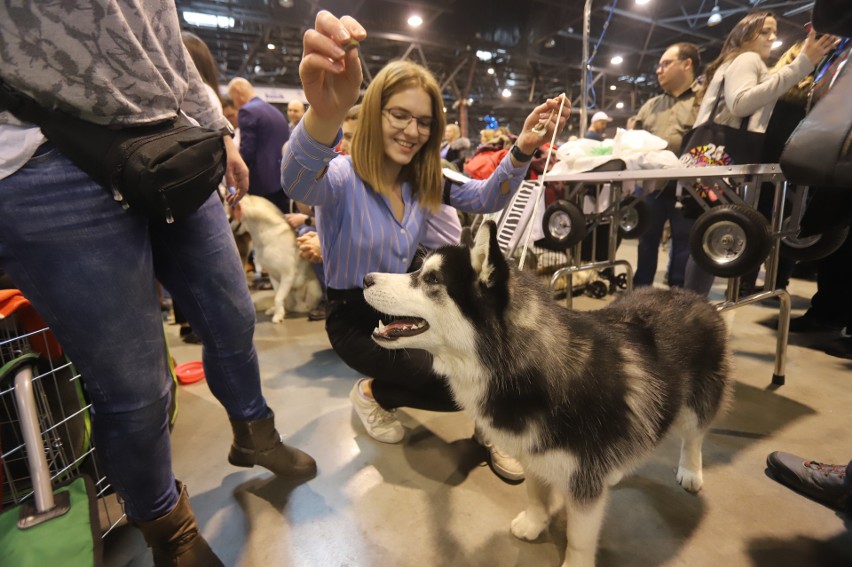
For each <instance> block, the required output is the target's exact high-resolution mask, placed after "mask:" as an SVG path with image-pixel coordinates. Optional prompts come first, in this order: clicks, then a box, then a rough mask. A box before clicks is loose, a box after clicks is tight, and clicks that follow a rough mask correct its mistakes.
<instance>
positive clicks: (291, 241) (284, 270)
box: [237, 195, 322, 324]
mask: <svg viewBox="0 0 852 567" xmlns="http://www.w3.org/2000/svg"><path fill="white" fill-rule="evenodd" d="M237 219H238V220H239V221H240V222H242V223H243V224H244V225H245V226H246V228H247V229H248V231H249V234H251V241H252V245H253V246H254V252H255V254H256V256H257V260H258V262H259V263H260V265H261V267H262V268H263V269H264V270H265V271H266V272H267V273H268V274H269V279H270V281H271V282H272V289H274V290H275V298H274V301H273V306H272V307H270V308H269V309H268V310H267V311H266V314H267V315H272V322H273V323H276V324H277V323H281V322H282V321H284V316H285V315H286V314H287V311H291V312H296V313H307V312H308V311H310V310H312V309H314V308H315V307H316V306H317V305H318V304H319V302H320V301H321V300H322V287H320V283H319V280H317V276H316V274H315V273H314V270H313V268H312V267H311V265H310V263H309V262H308V261H307V260H305V259H304V258H302V257H301V256H299V249H298V248H297V247H296V232H295V231H294V230H293V228H292V227H291V226H290V225H289V223H287V219H285V218H284V214H283V213H282V212H281V211H280V210H279V209H278V207H276V206H275V205H274V204H273V203H272V202H271V201H269V200H267V199H264V198H263V197H258V196H256V195H245V196H244V197H243V198H242V199H241V200H240V204H239V211H238V213H237Z"/></svg>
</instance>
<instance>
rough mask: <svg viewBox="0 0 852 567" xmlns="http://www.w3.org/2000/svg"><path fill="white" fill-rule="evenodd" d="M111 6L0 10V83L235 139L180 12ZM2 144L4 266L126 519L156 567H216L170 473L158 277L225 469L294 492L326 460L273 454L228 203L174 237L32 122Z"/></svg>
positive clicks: (85, 108) (144, 5) (5, 131)
mask: <svg viewBox="0 0 852 567" xmlns="http://www.w3.org/2000/svg"><path fill="white" fill-rule="evenodd" d="M103 4H104V2H86V1H83V2H77V3H76V4H75V10H79V13H80V14H85V17H82V16H80V17H73V18H69V15H70V12H69V11H68V8H67V6H65V5H64V4H61V3H60V4H56V3H48V2H18V3H15V7H14V8H10V3H8V2H4V3H2V4H0V53H2V54H3V61H4V64H3V66H2V68H0V78H2V79H3V81H4V82H5V83H7V84H8V85H10V86H11V87H13V88H15V89H17V90H19V91H22V92H23V93H25V94H28V95H30V96H31V97H33V98H34V99H35V100H36V101H37V102H39V103H40V104H41V105H42V106H44V107H48V108H53V107H56V108H59V109H60V110H63V111H65V112H67V113H69V114H73V115H75V116H77V117H79V118H81V119H83V120H86V121H89V122H93V123H97V124H102V125H105V126H112V127H118V128H121V127H129V126H139V125H145V124H153V123H157V122H161V121H164V120H169V119H173V118H175V117H176V115H177V113H178V112H183V113H185V114H186V115H188V116H189V117H191V118H193V119H195V120H196V121H197V122H198V123H200V124H201V125H202V126H205V127H208V128H213V129H224V128H226V127H227V125H228V123H227V121H226V120H225V118H224V117H223V116H222V114H221V112H219V111H218V110H215V109H214V108H213V107H212V106H211V105H210V101H209V99H208V96H207V93H206V92H205V90H204V86H203V83H202V81H201V78H200V76H199V74H198V71H197V70H196V69H195V66H194V65H193V64H192V61H191V59H190V56H189V54H188V53H187V51H186V49H185V47H184V46H183V43H182V41H181V31H180V22H179V20H178V15H177V11H176V9H175V5H174V3H173V2H167V1H165V0H152V1H150V2H135V1H131V0H111V1H110V2H108V3H107V4H108V5H109V9H108V10H107V9H105V8H104V6H103ZM84 5H88V6H84ZM75 13H76V12H75ZM45 38H50V49H49V50H48V49H45V48H44V47H45V45H46V42H45ZM82 142H84V140H81V143H82ZM224 144H225V150H226V153H227V173H226V178H227V181H228V185H229V186H233V187H234V188H235V194H234V195H233V196H232V197H231V198H230V200H231V201H232V202H236V201H238V200H239V198H240V197H242V195H244V194H245V193H246V191H247V190H248V171H247V169H246V166H245V163H244V162H243V160H242V159H241V158H240V155H239V152H238V150H237V148H236V147H235V146H234V143H233V141H232V140H231V138H230V137H229V136H226V137H225V140H224ZM0 146H2V149H3V151H2V152H0V156H2V157H0V266H2V269H4V270H6V272H8V274H9V275H10V276H11V277H12V278H13V279H14V281H15V283H16V284H17V285H18V286H19V288H20V290H21V291H22V292H23V293H24V295H25V296H26V297H27V298H28V299H29V300H30V301H31V302H32V304H33V305H34V307H35V308H36V310H37V311H38V312H39V313H40V314H41V315H42V317H43V318H44V319H45V321H46V322H47V324H48V325H49V326H50V327H51V328H52V330H53V332H54V334H55V335H56V337H57V339H58V340H59V342H60V343H61V344H62V346H63V348H64V350H65V352H66V353H67V354H68V356H69V358H70V359H71V360H73V361H74V364H75V365H76V367H77V368H78V370H79V371H80V375H81V377H82V382H83V385H84V387H85V391H86V394H87V396H88V398H89V399H90V401H91V404H92V430H93V434H94V442H95V445H96V447H97V449H98V455H99V457H100V459H101V461H102V463H103V465H104V467H105V469H106V475H107V478H108V480H109V482H110V483H111V484H112V486H113V487H114V488H115V490H116V492H117V493H118V495H119V496H120V497H121V499H122V501H123V503H124V510H125V512H126V514H127V517H128V518H129V520H130V523H131V524H133V525H135V526H136V527H137V528H139V529H140V530H141V531H142V533H143V535H144V537H145V540H146V542H147V543H148V545H149V546H150V547H152V548H153V555H154V565H155V566H156V567H161V566H173V565H178V564H180V565H181V566H182V567H211V566H212V567H216V566H221V565H222V562H221V561H220V560H219V558H218V557H217V556H216V555H215V553H214V552H213V551H212V550H211V548H210V546H209V545H208V544H207V542H206V541H205V540H204V538H203V537H202V536H201V535H200V532H199V529H198V525H197V522H196V520H195V516H194V514H193V512H192V509H191V507H190V504H189V496H188V494H187V490H186V487H185V486H184V485H183V484H182V483H180V482H178V481H176V480H175V477H174V473H173V472H172V455H171V443H170V437H169V427H168V424H169V415H168V407H169V403H170V400H171V397H170V383H171V373H170V371H169V365H168V362H169V357H168V352H167V350H166V342H165V335H164V333H163V322H162V318H161V315H160V306H159V301H158V299H157V295H156V291H155V288H154V286H153V285H152V282H153V281H154V279H155V278H156V279H158V280H159V281H160V282H162V283H163V285H165V286H166V288H167V289H168V290H169V291H170V292H171V294H172V296H173V297H174V298H175V299H176V300H177V301H179V302H180V304H181V306H182V307H183V310H184V312H185V314H186V317H187V319H188V320H189V322H190V323H191V324H192V328H193V329H194V330H195V332H196V333H198V335H199V336H200V337H201V340H202V343H203V350H202V358H203V363H204V373H205V376H206V379H207V383H208V385H209V387H210V390H211V391H212V392H213V395H214V396H215V397H216V398H217V400H218V401H219V402H220V403H221V404H222V406H224V408H225V411H226V412H227V415H228V418H229V419H230V421H231V428H232V432H233V443H232V445H231V450H230V454H229V455H228V460H229V461H230V462H231V463H232V464H234V465H237V466H241V467H251V466H254V465H260V466H263V467H265V468H267V469H269V470H271V471H273V472H274V473H276V474H277V475H278V476H280V477H283V478H289V479H306V478H309V477H311V476H313V475H315V474H316V463H315V462H314V460H313V459H312V458H311V457H310V456H309V455H307V454H305V453H303V452H302V451H300V450H298V449H296V448H293V447H289V446H287V445H284V444H283V443H282V442H281V439H280V436H279V435H278V432H277V430H276V428H275V423H274V415H273V413H272V410H271V409H270V408H269V407H268V406H267V404H266V400H265V399H264V397H263V393H262V391H261V385H260V370H259V367H258V360H257V353H256V352H255V348H254V344H253V335H254V325H255V311H254V306H253V304H252V301H251V296H250V295H249V291H248V288H247V286H246V282H245V276H244V274H243V269H242V266H241V265H240V260H239V257H238V256H237V250H236V247H235V245H234V241H233V237H232V236H231V231H230V228H229V225H228V221H227V219H226V217H225V211H224V208H223V207H222V204H221V203H220V201H219V197H218V195H216V194H215V193H214V194H211V195H210V197H209V198H208V199H207V201H206V202H205V203H204V204H203V205H202V206H201V207H200V208H199V209H198V210H197V211H195V212H194V213H192V214H190V215H189V216H187V217H185V218H182V219H178V220H176V221H175V222H174V223H171V224H169V223H166V222H165V220H158V219H151V218H148V217H147V216H144V215H142V214H139V213H137V212H135V211H134V210H133V209H132V208H131V209H128V210H125V209H123V208H122V207H121V205H120V204H119V203H118V202H116V201H115V200H114V199H113V197H112V194H111V193H110V192H109V190H108V189H107V188H106V187H104V186H103V185H101V184H100V183H98V182H96V181H94V180H93V179H92V178H91V177H89V175H87V174H86V173H85V172H84V171H83V170H82V169H80V168H79V167H78V166H77V165H75V163H73V162H72V161H71V160H69V159H68V158H67V157H66V156H65V155H64V154H63V153H62V152H60V151H59V150H58V149H57V148H56V147H54V146H53V145H52V144H51V143H49V142H47V141H46V140H45V137H44V135H43V134H42V132H41V129H40V128H39V127H38V126H35V125H33V124H29V123H23V122H21V121H20V120H18V119H16V118H15V117H14V116H13V115H12V114H11V113H9V112H0ZM223 456H224V455H223ZM178 562H179V563H178Z"/></svg>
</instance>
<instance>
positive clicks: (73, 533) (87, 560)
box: [0, 476, 102, 567]
mask: <svg viewBox="0 0 852 567" xmlns="http://www.w3.org/2000/svg"><path fill="white" fill-rule="evenodd" d="M63 492H66V493H68V496H69V498H70V503H71V507H70V509H69V510H68V511H67V512H66V513H65V514H63V515H61V516H58V517H56V518H52V519H50V520H47V521H46V522H43V523H41V524H38V525H34V526H32V527H30V528H27V529H20V528H19V527H18V525H17V524H18V519H19V518H20V515H21V507H22V506H16V507H14V508H11V509H8V510H4V511H3V512H2V514H0V565H3V566H9V567H12V566H14V567H52V566H56V567H58V566H60V565H61V566H62V567H92V566H100V565H101V561H102V557H101V556H102V548H101V538H100V527H99V526H98V514H97V504H96V501H95V499H94V496H93V495H94V486H93V485H92V481H91V480H90V479H89V478H88V477H85V476H81V477H77V478H75V479H74V480H72V481H71V482H70V483H68V484H67V485H66V486H64V487H60V488H56V489H54V495H55V496H58V495H59V494H60V493H63Z"/></svg>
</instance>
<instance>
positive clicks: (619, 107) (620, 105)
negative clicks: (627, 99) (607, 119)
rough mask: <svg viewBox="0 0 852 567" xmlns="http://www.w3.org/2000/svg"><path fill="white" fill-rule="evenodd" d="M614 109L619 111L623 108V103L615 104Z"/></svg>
mask: <svg viewBox="0 0 852 567" xmlns="http://www.w3.org/2000/svg"><path fill="white" fill-rule="evenodd" d="M615 107H616V108H617V109H618V110H621V109H622V108H624V103H623V102H617V103H615Z"/></svg>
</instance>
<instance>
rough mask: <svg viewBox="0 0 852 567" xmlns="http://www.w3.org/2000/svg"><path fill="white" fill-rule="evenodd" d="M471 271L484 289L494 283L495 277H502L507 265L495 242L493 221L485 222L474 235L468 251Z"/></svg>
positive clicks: (507, 267)
mask: <svg viewBox="0 0 852 567" xmlns="http://www.w3.org/2000/svg"><path fill="white" fill-rule="evenodd" d="M470 261H471V265H472V266H473V271H474V272H476V273H477V274H478V275H479V281H480V283H482V284H483V285H485V286H486V287H491V286H493V285H494V284H495V283H496V279H495V276H496V275H503V274H505V272H507V271H508V269H509V265H508V264H507V263H506V258H505V256H503V251H502V250H500V244H498V242H497V225H496V224H494V221H485V222H484V223H482V226H480V227H479V231H478V232H477V233H476V241H475V242H474V243H473V248H472V249H471V251H470Z"/></svg>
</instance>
